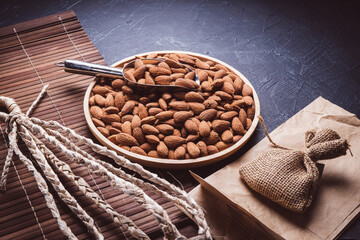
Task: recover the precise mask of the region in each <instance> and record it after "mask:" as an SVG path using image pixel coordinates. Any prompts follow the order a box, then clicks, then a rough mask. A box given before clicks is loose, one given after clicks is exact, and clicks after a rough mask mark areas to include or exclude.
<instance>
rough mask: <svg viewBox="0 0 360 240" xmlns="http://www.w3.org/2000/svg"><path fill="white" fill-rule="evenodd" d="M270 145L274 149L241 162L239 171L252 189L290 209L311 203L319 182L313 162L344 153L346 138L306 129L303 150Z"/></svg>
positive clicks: (346, 146)
mask: <svg viewBox="0 0 360 240" xmlns="http://www.w3.org/2000/svg"><path fill="white" fill-rule="evenodd" d="M265 131H266V128H265ZM269 139H270V138H269ZM270 141H271V142H272V140H271V139H270ZM272 143H273V142H272ZM273 144H274V145H275V149H272V150H268V151H265V152H263V153H262V154H261V155H260V156H259V157H258V158H256V159H255V160H254V161H252V162H249V163H247V164H244V165H242V166H241V167H240V170H239V173H240V176H241V178H242V179H243V180H244V181H245V182H246V183H247V185H248V186H249V187H251V188H252V189H253V190H255V191H256V192H258V193H260V194H262V195H264V196H266V197H267V198H269V199H271V200H272V201H274V202H276V203H278V204H280V205H281V206H283V207H285V208H287V209H289V210H292V211H294V212H303V211H305V210H306V209H307V208H308V207H309V206H310V205H311V202H312V198H313V195H314V193H315V189H316V186H317V184H318V181H319V170H318V168H317V167H316V164H315V162H316V161H317V160H320V159H330V158H335V157H338V156H340V155H343V154H346V150H347V148H348V143H347V141H346V140H345V139H342V138H340V136H339V135H338V134H337V133H336V132H335V131H333V130H331V129H322V130H319V131H315V130H314V131H308V132H306V134H305V146H306V148H305V149H304V150H292V149H287V148H284V147H281V146H278V145H276V144H275V143H273Z"/></svg>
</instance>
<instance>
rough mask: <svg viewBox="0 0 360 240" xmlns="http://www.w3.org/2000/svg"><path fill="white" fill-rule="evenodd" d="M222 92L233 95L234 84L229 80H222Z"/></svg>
mask: <svg viewBox="0 0 360 240" xmlns="http://www.w3.org/2000/svg"><path fill="white" fill-rule="evenodd" d="M221 89H222V90H223V91H224V92H226V93H228V94H230V95H233V94H234V93H235V88H234V85H233V84H232V83H230V82H227V81H226V82H224V84H223V86H222V88H221Z"/></svg>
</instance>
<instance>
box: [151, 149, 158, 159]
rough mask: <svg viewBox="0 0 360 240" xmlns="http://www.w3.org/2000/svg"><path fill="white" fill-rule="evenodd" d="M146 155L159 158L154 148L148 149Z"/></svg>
mask: <svg viewBox="0 0 360 240" xmlns="http://www.w3.org/2000/svg"><path fill="white" fill-rule="evenodd" d="M148 156H149V157H153V158H159V157H160V156H159V154H158V152H157V151H155V150H151V151H149V153H148Z"/></svg>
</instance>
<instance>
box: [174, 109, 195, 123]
mask: <svg viewBox="0 0 360 240" xmlns="http://www.w3.org/2000/svg"><path fill="white" fill-rule="evenodd" d="M191 116H192V114H191V112H188V111H179V112H176V113H175V114H174V120H175V122H185V121H186V120H187V119H189V118H190V117H191Z"/></svg>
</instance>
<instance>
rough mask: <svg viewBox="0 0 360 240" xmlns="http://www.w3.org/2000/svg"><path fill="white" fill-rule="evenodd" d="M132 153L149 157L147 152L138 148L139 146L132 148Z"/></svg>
mask: <svg viewBox="0 0 360 240" xmlns="http://www.w3.org/2000/svg"><path fill="white" fill-rule="evenodd" d="M130 152H133V153H137V154H140V155H144V156H147V154H146V152H145V151H144V150H143V149H141V148H140V147H137V146H134V147H131V148H130Z"/></svg>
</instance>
